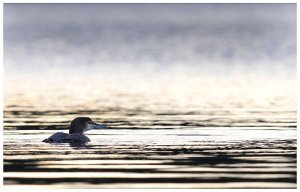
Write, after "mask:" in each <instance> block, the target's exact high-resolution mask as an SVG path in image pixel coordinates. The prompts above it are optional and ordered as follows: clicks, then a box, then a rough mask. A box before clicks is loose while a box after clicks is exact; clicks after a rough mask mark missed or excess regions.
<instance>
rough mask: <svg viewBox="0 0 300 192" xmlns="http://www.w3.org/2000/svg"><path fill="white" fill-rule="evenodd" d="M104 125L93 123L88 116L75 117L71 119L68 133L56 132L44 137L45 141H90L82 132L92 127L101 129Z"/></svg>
mask: <svg viewBox="0 0 300 192" xmlns="http://www.w3.org/2000/svg"><path fill="white" fill-rule="evenodd" d="M103 128H106V126H105V125H99V124H97V123H94V122H93V121H92V120H91V119H90V118H89V117H77V118H75V119H73V121H72V122H71V125H70V128H69V134H67V133H63V132H57V133H54V134H53V135H51V136H50V137H49V138H47V139H44V140H43V142H46V143H74V142H90V141H91V140H90V139H89V138H88V137H87V136H85V135H84V134H83V133H84V132H86V131H88V130H92V129H103Z"/></svg>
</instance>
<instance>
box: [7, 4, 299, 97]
mask: <svg viewBox="0 0 300 192" xmlns="http://www.w3.org/2000/svg"><path fill="white" fill-rule="evenodd" d="M4 46H5V48H4V59H5V64H4V70H5V85H7V86H5V90H6V93H9V92H10V91H13V92H16V90H17V88H16V89H15V90H11V89H10V87H11V85H14V86H18V85H20V82H24V80H26V82H27V84H29V86H26V89H33V88H37V89H39V90H41V89H45V90H44V92H47V91H48V92H60V93H61V91H58V90H57V89H58V87H59V86H62V89H65V88H66V87H68V85H69V86H70V87H72V86H75V84H76V85H77V87H78V86H79V87H86V88H85V89H86V90H87V89H88V88H90V89H94V90H99V91H101V92H102V93H103V92H108V91H107V90H108V89H113V90H114V91H117V92H121V93H131V92H133V93H136V92H139V93H142V94H144V93H145V92H151V93H153V92H159V93H161V91H162V90H165V92H167V93H169V94H170V95H173V96H172V97H174V94H177V95H178V94H179V95H180V94H184V93H187V94H190V93H188V92H191V91H196V92H206V94H204V95H205V96H208V97H210V96H211V94H214V93H215V94H217V95H220V94H222V93H223V94H224V93H226V92H228V93H230V94H235V93H238V94H240V92H241V91H242V92H243V90H244V94H245V95H251V94H253V97H257V94H258V92H259V93H261V94H262V92H266V88H267V87H268V89H270V90H271V91H272V94H273V95H276V94H277V93H278V94H287V95H289V96H291V95H295V92H294V88H295V80H296V6H295V5H293V4H5V6H4ZM121 82H122V83H121ZM219 86H220V87H219ZM224 86H225V87H227V88H226V89H225V88H224ZM22 87H24V85H22V86H21V88H19V90H21V89H22ZM50 87H52V88H51V89H50ZM220 88H222V90H220ZM249 88H250V90H249ZM48 89H50V90H48ZM283 89H284V90H285V91H284V92H282V90H283ZM209 90H211V91H209ZM174 91H175V92H174ZM21 92H23V93H24V91H21ZM27 92H29V91H27ZM35 92H36V91H35ZM42 92H43V91H42ZM90 92H91V91H90V90H89V93H90ZM268 93H270V92H268ZM268 93H266V94H268ZM264 95H265V93H264ZM292 98H294V99H295V97H292ZM209 99H211V98H209Z"/></svg>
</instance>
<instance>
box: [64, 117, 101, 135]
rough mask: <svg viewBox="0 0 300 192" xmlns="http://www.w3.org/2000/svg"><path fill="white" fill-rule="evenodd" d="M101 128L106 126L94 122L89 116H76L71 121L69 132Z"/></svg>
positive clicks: (82, 131)
mask: <svg viewBox="0 0 300 192" xmlns="http://www.w3.org/2000/svg"><path fill="white" fill-rule="evenodd" d="M103 128H106V126H104V125H100V124H97V123H94V122H93V121H92V120H91V119H90V118H89V117H77V118H75V119H73V121H72V122H71V125H70V129H69V134H72V133H84V132H86V131H88V130H92V129H103Z"/></svg>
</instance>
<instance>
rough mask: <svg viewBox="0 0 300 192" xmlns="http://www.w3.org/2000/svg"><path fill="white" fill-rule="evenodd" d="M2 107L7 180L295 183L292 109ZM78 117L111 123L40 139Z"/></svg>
mask: <svg viewBox="0 0 300 192" xmlns="http://www.w3.org/2000/svg"><path fill="white" fill-rule="evenodd" d="M74 109H75V107H74V108H70V109H69V110H67V109H65V110H64V111H58V110H36V109H33V110H32V109H30V108H24V107H23V108H18V107H16V106H10V107H7V108H6V110H5V111H4V119H5V121H4V123H5V130H4V171H5V172H4V184H5V185H6V186H7V187H10V186H11V187H12V186H14V187H16V184H18V185H17V186H19V187H24V185H26V186H34V187H44V185H47V187H55V188H56V187H59V188H61V187H63V188H65V187H67V188H73V187H80V188H82V187H84V188H95V187H100V188H295V187H296V112H295V111H283V110H263V109H255V110H254V109H252V110H245V109H244V110H242V109H238V108H236V109H230V110H224V109H217V108H204V109H198V110H195V109H194V110H188V109H186V110H185V111H183V110H181V111H179V110H178V111H176V110H172V111H164V110H163V109H159V108H158V109H157V110H156V111H155V110H152V111H151V110H142V109H130V108H128V109H126V108H113V107H112V108H102V109H101V110H78V111H74ZM77 116H90V117H91V118H92V119H93V120H94V121H96V122H101V123H104V124H106V125H108V126H110V129H106V130H97V131H96V130H93V131H90V132H88V133H87V135H88V136H89V137H90V139H91V142H90V143H87V144H78V145H76V144H75V145H73V144H47V143H43V142H41V141H42V140H43V139H44V138H46V137H48V136H49V135H51V134H53V133H54V132H56V131H57V130H63V129H66V128H67V126H68V124H69V121H70V120H71V119H72V118H74V117H77Z"/></svg>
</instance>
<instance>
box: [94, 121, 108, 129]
mask: <svg viewBox="0 0 300 192" xmlns="http://www.w3.org/2000/svg"><path fill="white" fill-rule="evenodd" d="M90 125H91V127H93V129H105V128H107V127H106V126H105V125H101V124H97V123H94V122H92V123H91V124H90Z"/></svg>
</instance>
